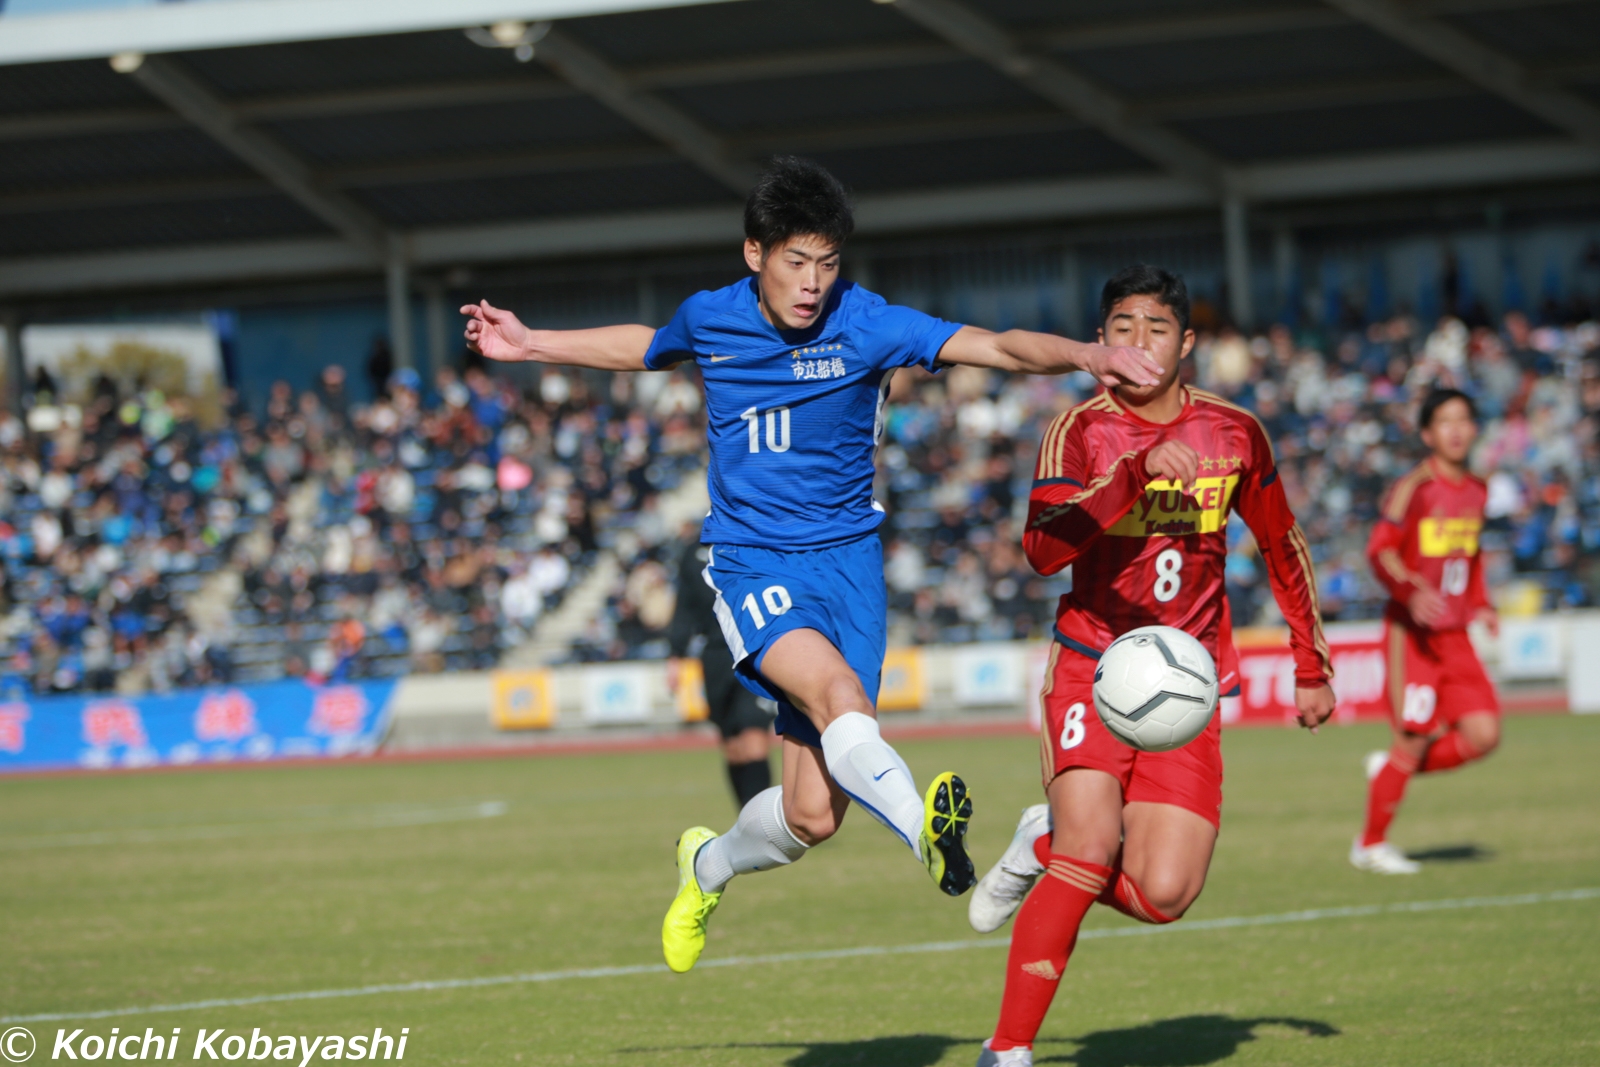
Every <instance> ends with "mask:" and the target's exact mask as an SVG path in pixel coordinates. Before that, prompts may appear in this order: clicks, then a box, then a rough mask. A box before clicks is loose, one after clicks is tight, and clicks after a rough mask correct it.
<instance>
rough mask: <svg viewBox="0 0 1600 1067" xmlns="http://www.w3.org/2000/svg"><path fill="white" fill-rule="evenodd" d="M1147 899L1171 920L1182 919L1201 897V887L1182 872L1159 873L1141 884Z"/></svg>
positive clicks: (1140, 886)
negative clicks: (1197, 898)
mask: <svg viewBox="0 0 1600 1067" xmlns="http://www.w3.org/2000/svg"><path fill="white" fill-rule="evenodd" d="M1139 888H1140V889H1142V890H1143V891H1144V896H1145V899H1146V900H1148V901H1149V902H1150V903H1151V904H1153V905H1154V906H1155V908H1156V910H1157V911H1159V912H1161V914H1162V915H1165V916H1166V917H1167V918H1169V919H1180V918H1182V917H1183V913H1184V912H1186V911H1188V910H1189V906H1190V905H1192V904H1193V903H1194V902H1195V898H1196V897H1198V896H1199V895H1200V886H1199V885H1196V884H1195V882H1194V880H1193V879H1191V878H1189V877H1188V876H1186V875H1185V874H1184V873H1183V872H1181V871H1171V872H1157V873H1156V874H1154V875H1151V876H1149V877H1148V878H1147V879H1146V880H1143V881H1141V882H1140V883H1139Z"/></svg>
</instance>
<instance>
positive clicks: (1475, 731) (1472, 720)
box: [1460, 715, 1500, 759]
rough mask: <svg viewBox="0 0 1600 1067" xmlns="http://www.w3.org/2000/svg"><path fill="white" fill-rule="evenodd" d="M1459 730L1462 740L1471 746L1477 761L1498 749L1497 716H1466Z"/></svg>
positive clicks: (1498, 728) (1498, 730) (1498, 727)
mask: <svg viewBox="0 0 1600 1067" xmlns="http://www.w3.org/2000/svg"><path fill="white" fill-rule="evenodd" d="M1460 729H1461V735H1462V738H1463V739H1464V740H1465V741H1466V742H1467V744H1468V745H1470V746H1472V750H1473V752H1475V753H1476V754H1477V755H1476V757H1475V758H1477V759H1482V758H1483V757H1484V756H1487V755H1488V754H1489V753H1491V752H1493V751H1494V750H1495V749H1497V748H1499V747H1500V719H1499V718H1498V717H1497V716H1491V715H1481V716H1480V715H1472V716H1468V717H1467V718H1465V719H1463V720H1462V722H1461V727H1460Z"/></svg>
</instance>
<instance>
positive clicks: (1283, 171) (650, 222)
mask: <svg viewBox="0 0 1600 1067" xmlns="http://www.w3.org/2000/svg"><path fill="white" fill-rule="evenodd" d="M1596 177H1600V149H1596V148H1590V147H1589V146H1587V145H1581V144H1575V143H1573V142H1572V141H1569V140H1564V139H1562V140H1556V139H1551V138H1544V139H1541V140H1534V141H1505V142H1499V143H1495V144H1491V145H1477V146H1467V147H1455V148H1437V149H1420V150H1416V151H1408V152H1389V153H1380V154H1375V155H1365V156H1329V157H1319V158H1314V159H1300V160H1290V161H1286V162H1281V163H1270V164H1257V165H1254V166H1251V167H1246V168H1243V169H1242V170H1241V171H1240V172H1239V176H1238V180H1239V182H1240V185H1241V188H1242V189H1243V190H1244V191H1247V192H1248V194H1249V196H1250V202H1251V203H1253V204H1264V203H1272V202H1290V201H1306V200H1340V199H1349V198H1352V197H1359V196H1368V195H1381V194H1395V193H1413V192H1420V191H1427V190H1438V189H1460V188H1472V187H1482V186H1495V185H1501V184H1505V183H1514V182H1539V181H1560V180H1580V179H1589V178H1596ZM1215 205H1216V200H1215V199H1214V198H1213V196H1212V194H1211V193H1209V192H1208V191H1206V190H1204V189H1201V188H1199V187H1198V186H1196V185H1195V184H1194V183H1192V182H1188V181H1185V180H1183V179H1180V178H1172V177H1167V176H1163V175H1150V174H1147V173H1141V174H1128V175H1113V176H1110V177H1101V178H1070V179H1059V180H1051V181H1034V182H1008V183H1004V184H998V185H990V186H978V187H963V188H956V189H933V190H918V191H915V192H900V193H881V194H875V195H868V196H863V197H862V198H861V200H860V202H859V204H858V206H857V212H856V221H857V232H858V233H859V234H861V235H862V236H872V235H876V234H890V233H906V232H913V233H914V232H918V231H923V230H929V229H938V228H943V227H956V226H974V225H1019V224H1025V223H1038V222H1058V221H1066V220H1070V219H1082V218H1094V217H1099V216H1115V215H1130V214H1145V215H1150V214H1157V213H1161V212H1192V211H1209V210H1214V209H1215ZM740 233H741V226H740V211H739V208H737V207H736V206H733V205H728V206H723V207H709V208H706V207H701V208H687V209H683V208H679V209H672V210H664V211H644V212H636V213H629V214H619V215H605V216H591V217H587V218H561V219H534V220H511V221H505V222H495V223H485V224H481V225H472V226H450V227H439V228H428V229H421V230H417V231H415V232H414V233H412V234H410V235H409V237H408V239H407V242H406V248H407V250H408V252H409V255H408V261H409V263H410V264H411V266H412V267H413V268H424V269H426V268H434V269H437V268H448V267H455V266H459V265H462V264H473V263H491V262H500V261H515V260H535V259H553V258H558V257H564V256H597V255H608V254H619V253H639V252H659V251H678V250H684V249H692V248H707V247H715V246H717V245H725V244H728V243H730V242H737V241H738V240H739V237H740ZM371 269H372V261H371V259H370V258H369V257H368V256H367V255H365V254H364V253H362V252H360V251H359V250H357V249H356V248H354V247H352V246H351V245H350V244H349V242H347V241H343V240H340V239H337V238H333V237H326V238H315V239H310V240H287V241H258V242H249V243H238V244H228V245H200V246H187V247H180V248H138V249H125V250H121V251H115V252H95V253H80V254H74V255H65V256H37V257H25V258H17V259H0V298H8V299H9V298H15V297H19V296H54V295H65V294H71V293H84V292H105V291H114V290H119V289H151V288H159V287H167V286H171V287H179V286H195V285H204V286H211V285H220V284H227V283H234V282H246V281H264V280H282V279H293V278H312V277H319V276H326V275H337V274H359V273H370V271H371Z"/></svg>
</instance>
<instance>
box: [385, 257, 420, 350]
mask: <svg viewBox="0 0 1600 1067" xmlns="http://www.w3.org/2000/svg"><path fill="white" fill-rule="evenodd" d="M383 276H384V293H385V296H386V297H387V298H388V303H389V309H388V310H389V354H390V355H391V356H393V357H394V365H395V368H396V369H398V368H400V367H415V366H416V362H417V360H416V355H415V353H414V352H413V351H412V344H411V264H410V263H407V262H406V256H405V249H403V248H401V247H400V242H399V241H395V242H394V247H393V248H391V249H390V250H389V258H388V260H387V262H385V263H384V270H383Z"/></svg>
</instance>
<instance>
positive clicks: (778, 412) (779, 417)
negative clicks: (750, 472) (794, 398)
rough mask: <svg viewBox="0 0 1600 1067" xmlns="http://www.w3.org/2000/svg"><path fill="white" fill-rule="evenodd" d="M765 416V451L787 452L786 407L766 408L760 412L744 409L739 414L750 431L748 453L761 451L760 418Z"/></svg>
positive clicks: (787, 427) (787, 423)
mask: <svg viewBox="0 0 1600 1067" xmlns="http://www.w3.org/2000/svg"><path fill="white" fill-rule="evenodd" d="M763 414H765V415H766V422H767V451H768V452H787V451H789V409H788V408H787V407H775V408H768V409H767V410H766V411H765V412H762V411H761V410H759V409H758V408H753V407H752V408H746V409H745V410H744V411H742V412H741V413H740V414H739V417H740V418H741V419H743V420H744V421H745V423H746V424H747V425H748V426H749V429H750V451H751V452H753V453H754V452H760V451H761V416H762V415H763Z"/></svg>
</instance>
